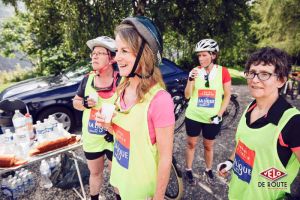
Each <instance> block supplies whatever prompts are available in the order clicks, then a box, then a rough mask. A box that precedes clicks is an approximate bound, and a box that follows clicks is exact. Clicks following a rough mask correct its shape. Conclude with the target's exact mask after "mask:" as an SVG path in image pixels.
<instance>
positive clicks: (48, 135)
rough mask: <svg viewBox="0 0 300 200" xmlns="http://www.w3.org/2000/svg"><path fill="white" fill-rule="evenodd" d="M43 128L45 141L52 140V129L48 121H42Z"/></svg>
mask: <svg viewBox="0 0 300 200" xmlns="http://www.w3.org/2000/svg"><path fill="white" fill-rule="evenodd" d="M44 126H45V136H46V138H47V140H52V139H53V127H52V124H51V123H50V121H49V120H48V119H44Z"/></svg>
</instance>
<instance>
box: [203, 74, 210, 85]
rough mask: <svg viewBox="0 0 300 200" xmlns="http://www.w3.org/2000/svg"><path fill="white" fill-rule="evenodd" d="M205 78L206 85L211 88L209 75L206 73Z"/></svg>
mask: <svg viewBox="0 0 300 200" xmlns="http://www.w3.org/2000/svg"><path fill="white" fill-rule="evenodd" d="M204 80H205V81H206V82H205V87H207V88H209V79H208V75H204Z"/></svg>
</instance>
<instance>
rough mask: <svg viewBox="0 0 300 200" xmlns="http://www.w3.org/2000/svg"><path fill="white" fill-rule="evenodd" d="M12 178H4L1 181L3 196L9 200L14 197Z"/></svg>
mask: <svg viewBox="0 0 300 200" xmlns="http://www.w3.org/2000/svg"><path fill="white" fill-rule="evenodd" d="M9 182H10V178H9V177H8V178H4V179H2V181H1V191H2V194H3V195H4V196H5V197H7V199H12V197H13V194H12V191H11V189H10V183H9Z"/></svg>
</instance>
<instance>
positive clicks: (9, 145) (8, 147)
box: [1, 129, 15, 154]
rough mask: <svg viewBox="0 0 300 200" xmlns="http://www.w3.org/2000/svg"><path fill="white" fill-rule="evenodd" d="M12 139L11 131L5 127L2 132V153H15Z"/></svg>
mask: <svg viewBox="0 0 300 200" xmlns="http://www.w3.org/2000/svg"><path fill="white" fill-rule="evenodd" d="M13 139H14V137H13V133H12V132H11V131H10V129H5V132H4V134H3V146H4V147H5V149H4V151H3V153H4V154H13V153H15V149H14V140H13ZM1 146H2V145H1Z"/></svg>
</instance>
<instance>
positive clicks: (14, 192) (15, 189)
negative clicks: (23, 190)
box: [9, 179, 20, 200]
mask: <svg viewBox="0 0 300 200" xmlns="http://www.w3.org/2000/svg"><path fill="white" fill-rule="evenodd" d="M9 183H10V184H9V190H10V191H11V194H12V198H11V199H13V200H16V199H18V198H19V197H20V195H19V190H18V186H17V180H15V179H12V181H11V182H9Z"/></svg>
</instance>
